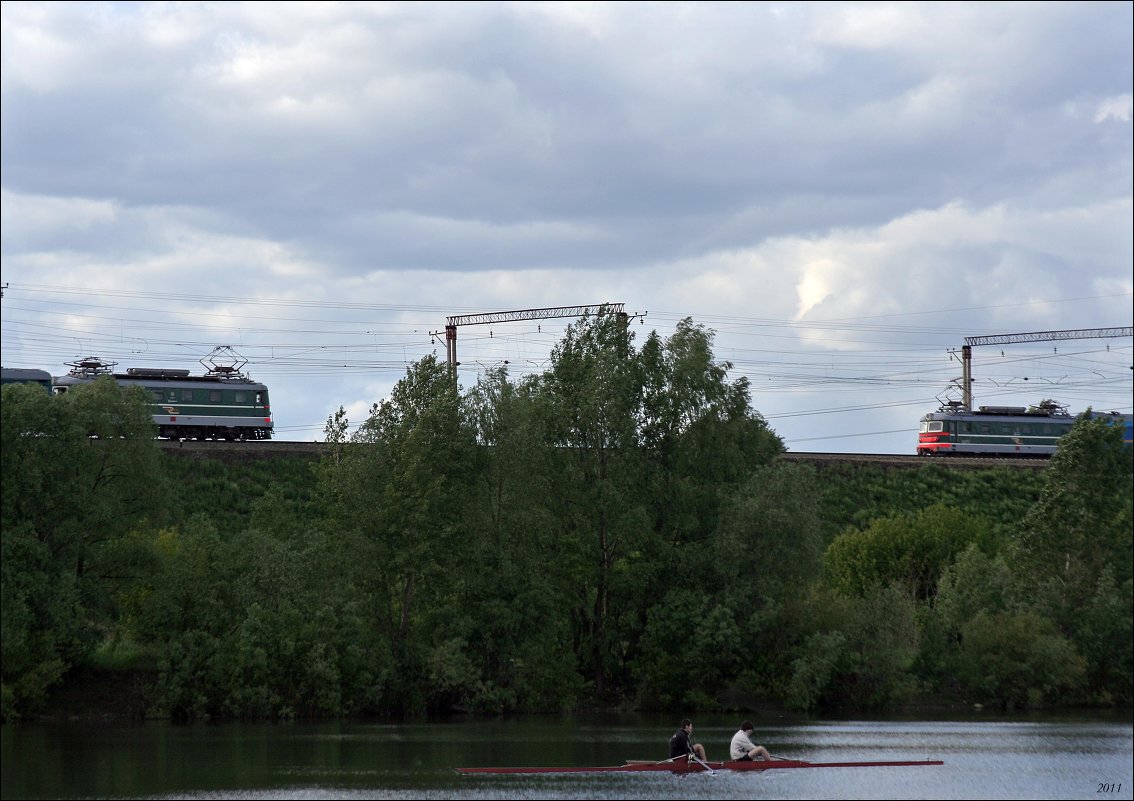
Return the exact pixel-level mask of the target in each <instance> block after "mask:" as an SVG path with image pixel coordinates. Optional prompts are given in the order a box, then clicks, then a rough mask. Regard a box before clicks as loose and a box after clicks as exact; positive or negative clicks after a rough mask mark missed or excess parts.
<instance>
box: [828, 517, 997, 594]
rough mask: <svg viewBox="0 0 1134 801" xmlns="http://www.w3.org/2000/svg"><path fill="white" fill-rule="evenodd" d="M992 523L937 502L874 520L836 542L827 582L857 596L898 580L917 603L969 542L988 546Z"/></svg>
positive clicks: (830, 554)
mask: <svg viewBox="0 0 1134 801" xmlns="http://www.w3.org/2000/svg"><path fill="white" fill-rule="evenodd" d="M992 531H993V529H992V525H991V524H990V522H989V521H988V520H985V519H984V518H982V517H978V516H974V515H971V514H969V513H967V512H965V511H963V510H961V509H956V508H951V507H948V506H945V505H943V504H935V505H933V506H930V507H928V508H926V509H923V510H921V511H919V512H916V513H914V514H912V515H893V516H889V517H883V518H878V519H875V520H872V521H871V522H870V525H868V526H867V527H866V528H865V529H862V530H854V529H851V530H848V531H845V532H844V533H842V534H841V535H839V536H838V537H836V538H835V540H834V542H832V543H831V545H830V546H829V547H828V548H827V552H826V554H825V556H824V569H825V571H826V575H827V579H828V581H829V582H830V583H831V585H832V586H834V587H835V588H837V589H838V590H839V591H840V592H843V593H847V594H851V595H861V594H862V593H864V592H866V591H867V590H869V589H870V588H871V587H873V586H874V585H877V584H879V583H888V582H891V581H898V582H901V583H902V584H903V586H905V587H906V589H907V591H908V592H909V593H910V597H912V598H916V599H919V600H925V599H928V598H932V597H933V596H934V595H936V593H937V582H938V580H939V578H940V577H941V574H942V572H943V571H944V570H945V569H946V568H947V567H948V566H949V565H950V564H952V562H953V560H954V559H955V558H956V556H957V554H958V553H960V552H961V551H963V550H964V549H965V548H966V547H968V546H969V545H970V544H972V543H976V544H977V545H979V546H981V547H984V548H987V547H989V546H990V544H991V542H992V539H993V535H992Z"/></svg>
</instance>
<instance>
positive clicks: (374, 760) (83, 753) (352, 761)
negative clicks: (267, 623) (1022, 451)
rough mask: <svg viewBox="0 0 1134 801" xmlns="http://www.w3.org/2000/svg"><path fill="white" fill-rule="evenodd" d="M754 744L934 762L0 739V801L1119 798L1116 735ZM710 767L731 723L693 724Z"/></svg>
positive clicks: (837, 736) (934, 729) (650, 735)
mask: <svg viewBox="0 0 1134 801" xmlns="http://www.w3.org/2000/svg"><path fill="white" fill-rule="evenodd" d="M755 722H756V724H757V730H756V734H755V736H754V738H753V739H754V740H755V741H756V742H760V743H763V744H765V745H767V746H768V748H769V749H770V750H771V751H772V753H774V754H777V755H780V756H790V757H796V758H800V759H805V760H810V761H815V762H834V761H848V760H910V759H940V760H943V761H944V762H945V764H944V765H942V766H937V767H906V768H838V769H830V770H785V771H769V772H767V773H763V774H754V773H730V772H725V771H722V772H718V773H716V774H714V775H708V774H697V775H688V776H673V775H670V774H657V775H653V774H599V775H580V774H560V775H542V776H459V775H457V774H456V773H455V772H454V770H453V768H455V767H458V766H501V765H521V766H532V765H537V766H559V765H562V766H571V765H616V764H619V763H621V762H622V761H623V760H624V759H647V758H654V759H657V758H663V757H664V756H666V754H665V750H666V742H667V740H668V738H669V735H670V734H671V733H672V731H673V730H674V729H676V721H670V720H668V719H660V718H657V719H654V718H647V717H645V716H633V717H601V718H599V717H593V718H587V717H562V718H560V717H554V718H521V719H515V720H486V721H474V720H465V721H460V722H445V723H430V724H380V723H317V724H316V723H293V724H255V725H249V724H235V723H228V724H215V725H209V724H200V725H192V726H174V725H170V724H166V723H147V724H143V725H137V726H121V725H102V726H99V725H91V724H77V723H67V724H52V725H48V724H32V725H27V724H25V725H18V726H11V725H9V726H4V727H3V728H2V729H0V754H2V757H3V770H2V796H3V798H12V799H15V798H108V797H109V798H138V797H146V798H155V797H156V798H198V799H205V798H240V799H267V798H311V799H331V798H391V799H402V798H471V799H497V798H500V799H538V798H636V799H653V798H679V799H698V798H752V799H762V798H800V799H810V798H816V799H820V798H821V799H826V798H848V799H855V798H956V799H970V798H972V799H981V798H1053V799H1064V798H1093V799H1122V798H1126V799H1129V798H1132V797H1134V796H1132V789H1134V785H1132V782H1134V779H1132V775H1131V774H1132V767H1131V756H1132V753H1134V744H1132V726H1131V722H1130V721H1129V720H1127V719H1122V720H1115V719H1113V718H1110V719H1073V720H1045V721H1035V720H965V721H956V720H953V721H820V722H816V721H812V722H802V723H798V722H797V723H785V722H782V721H777V722H770V721H767V720H761V719H760V718H756V720H755ZM694 723H695V728H694V740H696V741H698V742H702V743H704V744H705V746H706V748H707V750H708V755H709V758H710V759H720V758H722V757H723V756H724V754H725V751H726V749H727V746H728V741H729V739H730V738H731V736H732V734H733V732H734V731H735V730H736V729H737V728H738V725H739V720H732V718H722V717H701V718H695V719H694Z"/></svg>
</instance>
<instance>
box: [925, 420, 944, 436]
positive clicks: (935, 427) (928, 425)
mask: <svg viewBox="0 0 1134 801" xmlns="http://www.w3.org/2000/svg"><path fill="white" fill-rule="evenodd" d="M941 430H943V429H942V424H941V421H940V420H922V421H921V433H923V434H930V433H932V432H934V431H941Z"/></svg>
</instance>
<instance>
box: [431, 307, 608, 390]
mask: <svg viewBox="0 0 1134 801" xmlns="http://www.w3.org/2000/svg"><path fill="white" fill-rule="evenodd" d="M588 314H615V315H618V319H619V320H620V321H621V322H622V325H623V326H624V327H625V326H627V325H629V322H630V316H629V315H628V314H627V313H626V304H624V303H592V304H590V305H586V306H551V307H549V308H545V309H519V310H517V311H503V312H485V313H482V314H464V315H458V316H454V317H446V318H445V356H446V360H447V361H448V363H449V372H450V374H451V375H452V376H453V380H454V381H456V380H457V365H458V364H460V362H458V361H457V326H459V325H491V324H492V323H512V322H516V321H518V320H550V319H552V318H555V317H583V316H585V315H588ZM430 336H441V332H440V331H431V332H430Z"/></svg>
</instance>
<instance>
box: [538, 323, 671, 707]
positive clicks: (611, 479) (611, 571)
mask: <svg viewBox="0 0 1134 801" xmlns="http://www.w3.org/2000/svg"><path fill="white" fill-rule="evenodd" d="M630 337H631V335H630V334H629V332H628V331H627V329H626V327H625V325H624V323H623V322H622V321H621V320H620V319H619V318H618V317H617V316H615V315H611V314H600V315H597V316H594V317H584V318H583V319H581V320H579V321H577V322H575V323H572V324H571V325H570V326H568V328H567V331H566V333H565V334H564V337H563V339H562V340H561V341H560V342H559V343H558V344H557V345H556V346H555V348H554V349H553V350H552V354H551V360H552V366H551V370H550V371H549V372H548V374H547V375H546V376H545V377H544V380H543V381H542V382H541V383H540V386H539V392H540V394H541V395H542V396H543V398H544V402H545V403H546V406H545V407H544V408H545V409H546V411H547V417H546V424H547V429H546V431H547V434H546V435H545V443H546V446H549V447H551V448H554V449H555V451H556V453H557V454H558V456H557V457H556V458H557V459H558V460H559V466H560V475H559V497H558V498H557V499H556V506H555V514H556V516H557V518H558V519H559V520H560V521H561V524H560V525H561V531H562V536H563V538H564V543H565V547H564V550H563V552H562V555H561V558H562V560H563V563H564V566H565V567H566V568H567V569H569V570H571V571H572V575H573V577H574V603H573V607H574V611H573V622H572V625H573V630H574V638H575V640H576V642H577V647H576V653H577V654H578V655H579V657H580V659H581V661H582V665H581V666H582V668H583V669H584V670H585V671H586V672H587V674H589V677H590V679H591V681H592V682H593V686H594V688H595V691H596V692H597V693H598V694H599V695H600V696H602V695H604V694H605V693H607V691H608V689H610V687H611V685H612V681H613V680H614V678H615V675H616V673H619V672H620V671H621V670H622V668H623V667H624V664H625V663H624V651H623V638H622V636H621V634H620V632H619V630H618V627H617V626H616V623H617V622H618V620H619V610H620V608H622V607H623V598H621V597H620V593H621V591H622V589H623V588H622V586H621V584H622V580H623V579H624V577H625V576H626V575H627V574H626V572H625V570H624V568H625V567H626V563H625V560H626V559H631V558H633V557H634V554H641V553H643V552H644V547H643V546H644V541H643V538H644V537H645V536H646V534H647V533H648V531H649V523H648V516H647V512H646V509H645V508H644V505H643V502H642V492H641V487H640V485H641V478H642V476H643V474H644V470H643V459H644V456H643V454H642V451H641V448H640V447H639V438H638V428H637V420H638V415H639V410H640V405H641V380H640V374H639V368H638V364H637V361H636V358H635V354H634V353H633V352H632V350H631V347H630Z"/></svg>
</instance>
